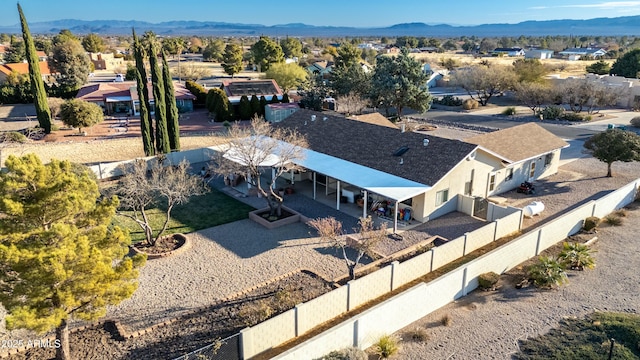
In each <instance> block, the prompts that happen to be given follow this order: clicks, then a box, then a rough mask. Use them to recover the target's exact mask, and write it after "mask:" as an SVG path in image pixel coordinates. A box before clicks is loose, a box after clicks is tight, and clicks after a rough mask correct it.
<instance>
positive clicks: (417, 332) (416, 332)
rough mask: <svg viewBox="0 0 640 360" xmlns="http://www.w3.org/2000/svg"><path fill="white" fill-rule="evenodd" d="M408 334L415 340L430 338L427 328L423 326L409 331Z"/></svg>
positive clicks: (420, 340)
mask: <svg viewBox="0 0 640 360" xmlns="http://www.w3.org/2000/svg"><path fill="white" fill-rule="evenodd" d="M407 336H408V337H409V338H410V339H411V340H413V341H415V342H427V341H428V340H429V338H430V336H429V333H427V330H425V329H424V328H421V327H417V328H415V329H413V330H410V331H409V332H407Z"/></svg>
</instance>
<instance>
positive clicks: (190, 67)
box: [172, 61, 211, 81]
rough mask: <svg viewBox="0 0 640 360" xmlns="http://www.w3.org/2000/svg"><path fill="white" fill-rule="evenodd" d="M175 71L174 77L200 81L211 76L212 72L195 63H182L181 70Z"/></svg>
mask: <svg viewBox="0 0 640 360" xmlns="http://www.w3.org/2000/svg"><path fill="white" fill-rule="evenodd" d="M173 70H174V71H172V73H173V74H172V75H174V76H178V78H180V79H184V80H191V81H198V80H200V79H202V78H206V77H209V76H211V70H209V68H207V67H205V66H201V65H199V64H198V63H196V62H194V61H189V62H187V63H182V64H180V67H179V68H176V69H173Z"/></svg>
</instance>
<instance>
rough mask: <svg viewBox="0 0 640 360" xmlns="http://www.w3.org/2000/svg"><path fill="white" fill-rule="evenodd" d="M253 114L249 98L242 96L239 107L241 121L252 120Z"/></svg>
mask: <svg viewBox="0 0 640 360" xmlns="http://www.w3.org/2000/svg"><path fill="white" fill-rule="evenodd" d="M251 113H252V111H251V103H250V102H249V98H248V97H247V95H242V97H241V98H240V104H239V105H238V115H239V116H240V120H248V119H251Z"/></svg>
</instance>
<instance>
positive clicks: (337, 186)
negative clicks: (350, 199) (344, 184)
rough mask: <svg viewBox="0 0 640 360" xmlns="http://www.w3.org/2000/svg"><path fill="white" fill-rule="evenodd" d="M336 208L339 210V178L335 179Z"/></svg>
mask: <svg viewBox="0 0 640 360" xmlns="http://www.w3.org/2000/svg"><path fill="white" fill-rule="evenodd" d="M336 210H340V180H337V181H336Z"/></svg>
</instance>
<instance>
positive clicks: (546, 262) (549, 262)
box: [528, 256, 568, 288]
mask: <svg viewBox="0 0 640 360" xmlns="http://www.w3.org/2000/svg"><path fill="white" fill-rule="evenodd" d="M528 273H529V278H531V279H533V283H534V284H535V285H536V286H537V287H543V288H553V287H554V286H560V285H562V284H564V283H565V282H567V281H568V278H567V273H566V272H565V271H564V267H563V266H562V264H561V263H560V261H558V260H557V259H555V258H552V257H548V256H540V257H539V258H538V263H537V264H535V265H532V266H531V267H529V270H528Z"/></svg>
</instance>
